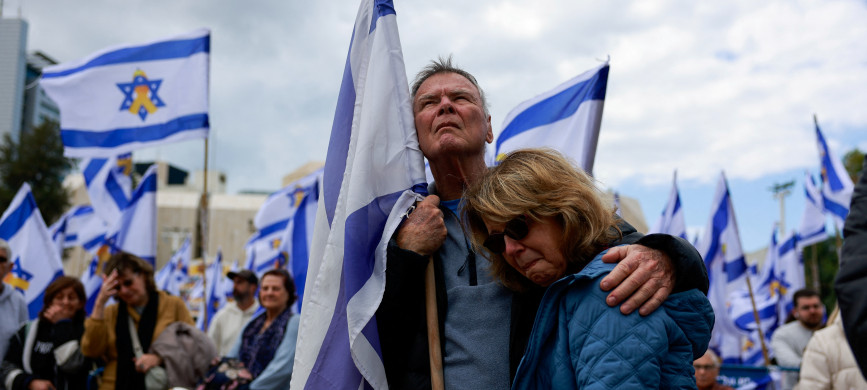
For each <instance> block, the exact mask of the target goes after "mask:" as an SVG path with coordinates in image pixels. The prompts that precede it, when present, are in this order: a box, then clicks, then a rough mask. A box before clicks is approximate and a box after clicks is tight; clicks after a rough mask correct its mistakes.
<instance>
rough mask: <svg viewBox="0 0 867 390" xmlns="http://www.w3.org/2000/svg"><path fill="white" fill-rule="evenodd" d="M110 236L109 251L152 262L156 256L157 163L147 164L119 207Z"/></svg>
mask: <svg viewBox="0 0 867 390" xmlns="http://www.w3.org/2000/svg"><path fill="white" fill-rule="evenodd" d="M115 232H116V233H115V234H113V235H111V238H110V240H112V241H113V242H112V245H111V246H112V250H122V251H124V252H128V253H132V254H134V255H136V256H138V257H141V258H142V259H144V260H146V261H147V262H149V263H150V264H151V266H155V265H156V256H157V166H156V164H154V165H151V166H150V168H148V170H147V171H146V172H145V174H144V176H142V178H141V182H139V184H138V187H136V189H135V192H134V193H133V194H132V199H130V202H129V205H128V206H127V207H126V209H124V210H123V214H122V215H121V218H120V221H119V222H118V224H117V225H116V227H115Z"/></svg>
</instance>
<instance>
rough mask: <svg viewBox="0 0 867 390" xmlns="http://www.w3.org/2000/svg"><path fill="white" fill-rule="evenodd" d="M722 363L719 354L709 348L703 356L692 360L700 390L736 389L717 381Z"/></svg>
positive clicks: (696, 382)
mask: <svg viewBox="0 0 867 390" xmlns="http://www.w3.org/2000/svg"><path fill="white" fill-rule="evenodd" d="M720 364H721V362H720V358H719V356H717V355H716V354H715V353H713V351H711V350H709V349H708V350H707V352H705V353H704V355H703V356H702V357H700V358H698V359H696V360H695V361H694V362H692V366H693V368H695V384H696V386H698V390H734V389H732V388H731V387H729V386H725V385H722V384H720V383H719V382H717V381H716V377H718V376H719V368H720Z"/></svg>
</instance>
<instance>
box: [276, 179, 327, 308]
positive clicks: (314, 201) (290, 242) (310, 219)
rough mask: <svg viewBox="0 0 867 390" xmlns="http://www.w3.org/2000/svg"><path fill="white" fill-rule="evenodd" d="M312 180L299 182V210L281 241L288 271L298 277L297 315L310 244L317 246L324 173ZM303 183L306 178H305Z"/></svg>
mask: <svg viewBox="0 0 867 390" xmlns="http://www.w3.org/2000/svg"><path fill="white" fill-rule="evenodd" d="M314 175H315V176H313V177H312V179H308V180H307V181H304V182H299V183H298V187H297V188H296V190H295V193H296V194H295V195H294V198H295V199H296V203H295V204H293V205H292V207H293V208H294V209H295V211H294V212H293V214H292V218H291V220H290V221H289V224H288V225H287V226H286V230H284V231H283V237H282V238H281V239H280V254H281V255H282V256H285V260H284V263H285V264H286V269H287V270H288V271H289V272H290V273H292V277H293V278H295V290H296V291H295V293H296V294H297V295H298V300H297V301H296V307H295V308H294V310H295V312H296V313H299V312H301V305H302V303H301V302H302V299H303V297H304V287H305V285H306V283H307V263H308V261H309V258H310V245H312V243H313V224H314V222H315V221H316V209H317V208H318V202H319V185H320V180H321V178H322V171H318V172H315V173H314ZM302 180H303V179H302Z"/></svg>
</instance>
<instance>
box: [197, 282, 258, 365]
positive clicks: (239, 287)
mask: <svg viewBox="0 0 867 390" xmlns="http://www.w3.org/2000/svg"><path fill="white" fill-rule="evenodd" d="M226 276H228V277H229V278H230V279H232V281H233V282H234V283H235V285H234V287H233V288H232V296H233V297H234V298H235V302H234V303H230V304H228V305H226V306H224V307H223V308H222V309H220V311H218V312H217V314H215V315H214V319H213V320H211V325H210V326H209V327H208V336H210V337H211V340H214V344H216V345H217V353H218V355H219V356H225V355H226V354H227V353H229V350H230V349H232V346H233V345H234V344H235V341H236V340H238V336H239V335H240V334H241V329H242V328H243V327H244V324H246V323H247V322H248V321H250V318H253V315H254V314H256V313H257V312H258V311H259V302H258V301H257V300H256V290H257V289H258V288H259V278H257V277H256V274H254V273H253V272H252V271H250V270H248V269H244V270H240V271H237V272H229V273H228V274H226Z"/></svg>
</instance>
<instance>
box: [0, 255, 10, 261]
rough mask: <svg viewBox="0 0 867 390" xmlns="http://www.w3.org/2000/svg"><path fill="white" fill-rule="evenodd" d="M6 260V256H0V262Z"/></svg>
mask: <svg viewBox="0 0 867 390" xmlns="http://www.w3.org/2000/svg"><path fill="white" fill-rule="evenodd" d="M7 261H9V259H8V258H6V256H0V263H5V262H7Z"/></svg>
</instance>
